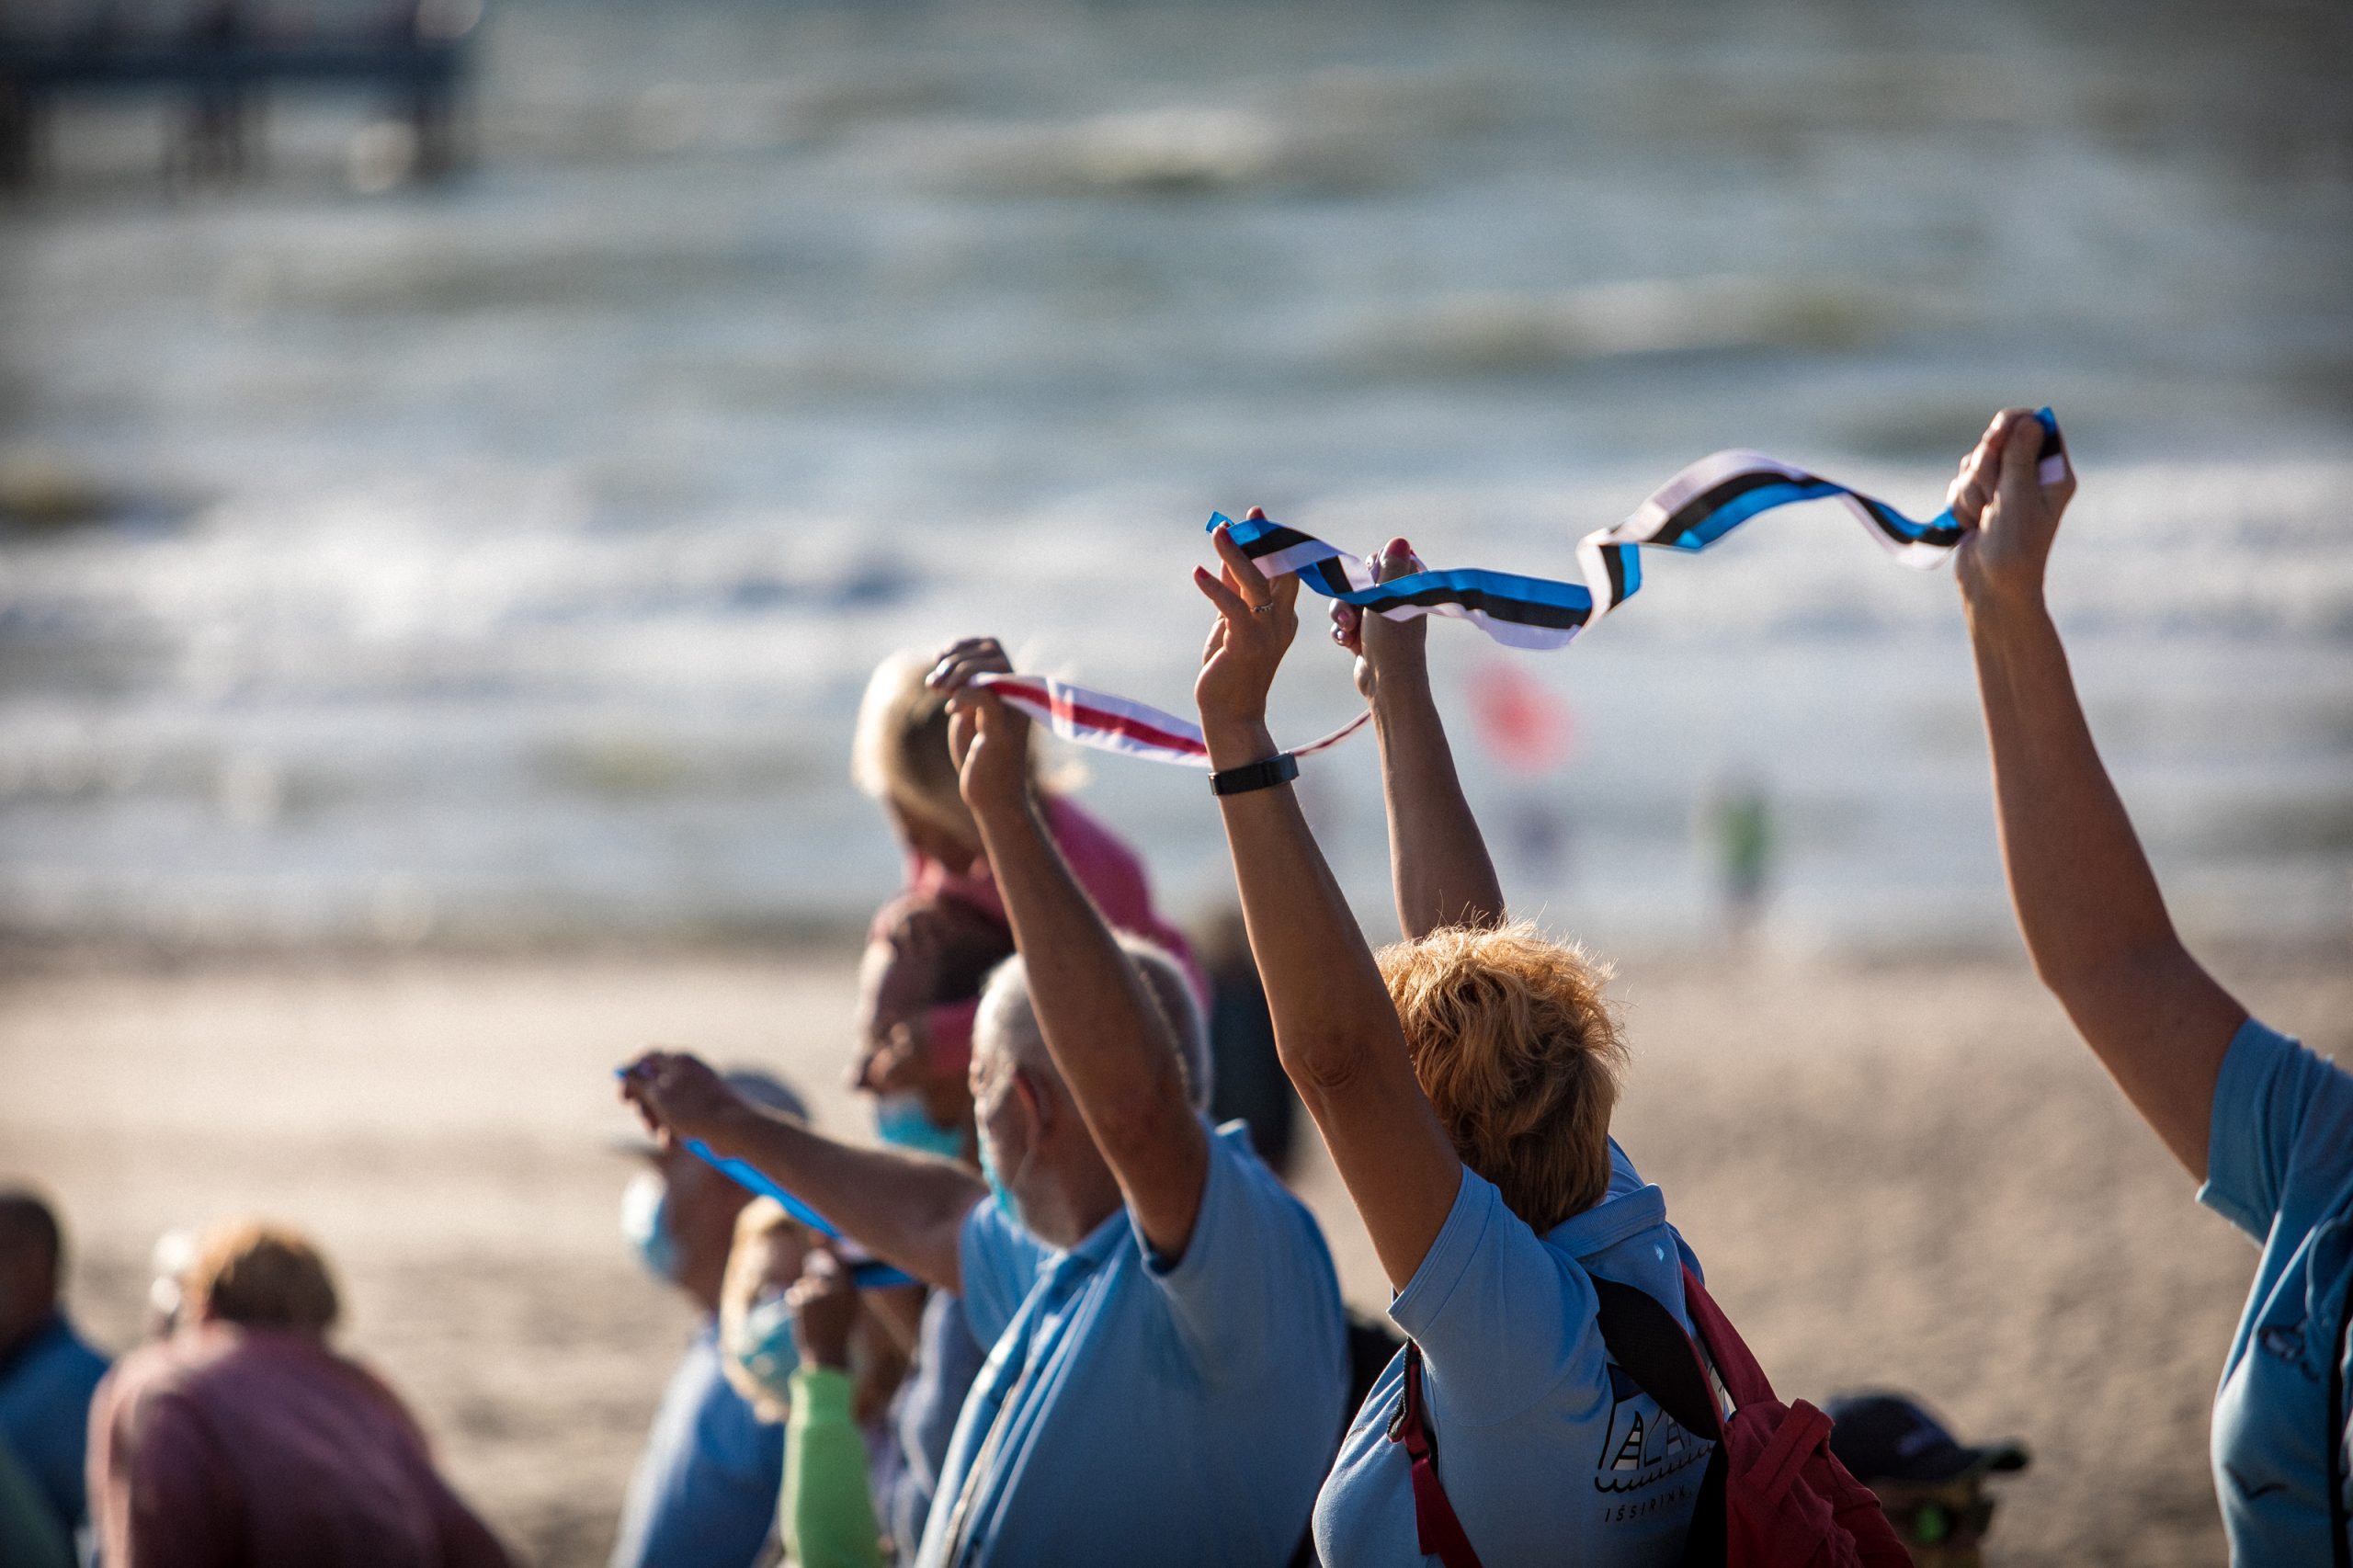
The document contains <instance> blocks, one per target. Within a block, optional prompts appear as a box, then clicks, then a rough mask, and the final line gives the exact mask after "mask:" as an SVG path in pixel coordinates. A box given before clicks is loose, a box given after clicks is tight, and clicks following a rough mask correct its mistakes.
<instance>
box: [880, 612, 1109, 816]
mask: <svg viewBox="0 0 2353 1568" xmlns="http://www.w3.org/2000/svg"><path fill="white" fill-rule="evenodd" d="M935 663H937V661H936V660H935V659H934V658H933V657H932V656H931V655H930V654H928V653H915V651H914V650H912V649H901V650H900V651H899V652H898V653H893V654H892V655H891V656H890V657H889V658H887V659H884V660H883V661H882V662H881V664H879V665H876V666H875V667H874V675H873V677H872V678H871V679H870V680H869V681H868V682H867V683H866V696H865V699H863V700H862V701H860V702H859V703H858V733H857V736H856V738H855V739H854V740H853V741H852V742H851V744H850V757H849V777H850V781H851V782H852V783H854V784H856V785H857V786H858V789H860V790H863V791H865V792H866V793H867V794H869V795H870V796H872V797H873V798H874V799H876V800H878V801H892V802H894V803H896V804H897V805H898V807H899V808H900V809H901V810H902V811H904V812H910V813H912V814H913V815H915V816H918V817H921V818H922V819H924V820H925V821H926V822H928V823H930V824H932V825H933V826H934V827H938V828H942V829H945V830H946V831H948V832H949V833H951V834H954V835H956V836H957V837H958V838H961V839H962V840H963V841H965V842H966V843H968V844H977V843H978V842H979V841H980V834H979V832H978V830H977V829H975V828H974V827H973V825H972V812H970V811H969V810H967V809H966V807H965V805H964V798H963V796H962V795H961V794H959V793H958V792H957V789H956V764H955V762H954V760H953V759H952V758H951V757H950V756H949V750H948V698H947V696H946V694H945V693H942V692H938V691H934V690H932V689H931V688H930V687H926V686H925V685H924V683H923V677H924V676H926V675H928V674H930V673H931V668H932V665H934V664H935ZM1030 754H1031V755H1030V781H1031V782H1032V783H1033V784H1043V785H1044V786H1045V787H1047V788H1053V787H1055V786H1056V785H1059V784H1061V783H1063V782H1064V781H1063V780H1062V779H1060V778H1055V779H1043V780H1041V779H1040V778H1039V775H1038V767H1037V756H1036V754H1037V748H1036V746H1035V745H1034V744H1033V745H1032V746H1031V748H1030Z"/></svg>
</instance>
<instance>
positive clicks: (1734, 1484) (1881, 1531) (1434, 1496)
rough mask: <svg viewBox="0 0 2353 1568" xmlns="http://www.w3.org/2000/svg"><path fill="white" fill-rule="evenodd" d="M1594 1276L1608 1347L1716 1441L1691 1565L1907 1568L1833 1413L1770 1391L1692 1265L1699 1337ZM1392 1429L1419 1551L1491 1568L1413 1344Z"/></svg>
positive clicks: (1686, 1559) (1693, 1429) (1470, 1567)
mask: <svg viewBox="0 0 2353 1568" xmlns="http://www.w3.org/2000/svg"><path fill="white" fill-rule="evenodd" d="M1587 1278H1590V1279H1592V1281H1593V1288H1594V1292H1595V1294H1596V1295H1597V1296H1598V1297H1599V1298H1600V1301H1601V1309H1600V1312H1599V1314H1598V1320H1599V1326H1600V1329H1601V1337H1602V1340H1603V1342H1604V1343H1605V1344H1607V1345H1608V1346H1609V1354H1610V1356H1611V1357H1612V1358H1614V1359H1615V1360H1616V1361H1617V1363H1618V1364H1619V1365H1620V1367H1622V1368H1624V1369H1625V1370H1626V1372H1627V1374H1628V1375H1629V1376H1630V1377H1631V1378H1632V1379H1633V1380H1634V1381H1635V1382H1637V1383H1639V1384H1640V1385H1641V1386H1642V1390H1643V1392H1644V1393H1647V1394H1649V1395H1650V1396H1651V1398H1652V1399H1654V1400H1655V1401H1657V1402H1658V1405H1659V1408H1660V1409H1662V1410H1664V1411H1665V1412H1666V1413H1667V1415H1671V1416H1673V1417H1674V1418H1675V1419H1676V1420H1677V1422H1679V1423H1681V1425H1682V1426H1683V1429H1684V1430H1685V1431H1687V1432H1688V1433H1690V1434H1691V1435H1692V1436H1693V1437H1703V1438H1707V1439H1709V1440H1711V1441H1712V1442H1714V1443H1715V1445H1716V1450H1715V1452H1714V1453H1712V1454H1711V1455H1710V1456H1709V1458H1708V1468H1707V1471H1706V1472H1705V1474H1704V1476H1703V1477H1702V1479H1701V1481H1700V1483H1699V1501H1698V1502H1697V1503H1695V1504H1693V1505H1692V1509H1691V1529H1690V1533H1689V1534H1688V1536H1687V1537H1686V1538H1685V1540H1684V1544H1683V1563H1684V1568H1910V1564H1911V1562H1912V1558H1911V1554H1910V1553H1909V1552H1907V1551H1904V1543H1903V1542H1902V1541H1901V1540H1898V1539H1897V1538H1896V1534H1895V1530H1894V1528H1893V1526H1891V1525H1890V1524H1889V1523H1888V1522H1887V1516H1886V1515H1885V1514H1884V1513H1882V1512H1881V1510H1880V1506H1879V1499H1878V1498H1877V1497H1875V1496H1873V1495H1872V1494H1871V1490H1870V1487H1868V1486H1865V1485H1864V1484H1863V1483H1861V1482H1859V1481H1857V1480H1856V1479H1855V1478H1854V1477H1853V1476H1852V1475H1850V1474H1848V1473H1847V1467H1846V1466H1844V1465H1842V1464H1840V1463H1839V1462H1838V1460H1837V1459H1836V1456H1835V1455H1833V1454H1832V1453H1831V1451H1830V1417H1828V1416H1827V1415H1824V1414H1823V1413H1822V1412H1821V1411H1819V1410H1816V1409H1815V1408H1814V1407H1813V1405H1811V1404H1808V1403H1806V1402H1805V1401H1803V1400H1800V1401H1798V1402H1797V1403H1795V1404H1783V1403H1781V1402H1780V1401H1779V1400H1778V1399H1776V1398H1774V1397H1773V1385H1772V1384H1771V1383H1770V1382H1769V1381H1767V1379H1766V1377H1765V1371H1764V1369H1763V1368H1761V1367H1759V1366H1758V1365H1757V1364H1756V1357H1754V1356H1752V1355H1750V1354H1749V1351H1748V1346H1746V1345H1745V1344H1743V1343H1742V1341H1741V1337H1740V1335H1739V1334H1738V1333H1736V1332H1735V1331H1734V1330H1733V1326H1732V1322H1731V1320H1730V1319H1728V1318H1726V1317H1725V1316H1724V1314H1723V1311H1722V1308H1720V1307H1718V1306H1717V1305H1716V1303H1715V1301H1713V1300H1712V1299H1711V1298H1710V1296H1709V1295H1708V1292H1707V1290H1705V1289H1703V1288H1702V1287H1701V1285H1700V1284H1699V1278H1698V1276H1696V1275H1694V1274H1693V1273H1692V1272H1691V1271H1690V1270H1689V1269H1688V1268H1687V1269H1685V1270H1684V1271H1683V1301H1684V1304H1685V1306H1686V1308H1687V1309H1688V1311H1689V1312H1690V1315H1691V1322H1692V1324H1694V1326H1696V1327H1697V1328H1698V1330H1699V1345H1695V1344H1693V1343H1692V1337H1691V1335H1688V1334H1686V1333H1684V1331H1683V1325H1682V1324H1679V1323H1677V1322H1676V1321H1675V1314H1674V1313H1672V1312H1668V1311H1667V1310H1666V1308H1665V1306H1663V1305H1661V1304H1660V1303H1659V1301H1658V1300H1657V1299H1656V1298H1655V1297H1654V1296H1652V1295H1650V1294H1649V1293H1648V1292H1646V1291H1643V1290H1635V1289H1634V1288H1633V1287H1632V1286H1631V1285H1620V1284H1619V1283H1617V1282H1616V1281H1615V1280H1609V1279H1604V1278H1600V1277H1599V1276H1598V1275H1588V1276H1587ZM1701 1345H1704V1346H1706V1355H1707V1357H1708V1358H1710V1359H1712V1360H1713V1361H1714V1363H1715V1367H1716V1371H1717V1374H1718V1375H1719V1376H1720V1377H1721V1378H1722V1381H1723V1388H1724V1392H1726V1393H1727V1394H1728V1395H1730V1396H1731V1402H1732V1406H1733V1412H1732V1415H1730V1416H1728V1417H1727V1416H1723V1415H1720V1414H1719V1412H1720V1410H1721V1409H1722V1406H1721V1405H1719V1404H1718V1403H1717V1401H1716V1396H1715V1392H1714V1391H1713V1390H1712V1389H1711V1387H1710V1386H1709V1380H1708V1373H1707V1362H1706V1361H1704V1360H1703V1359H1702V1358H1701V1352H1700V1346H1701ZM1389 1437H1390V1441H1392V1442H1398V1443H1403V1444H1404V1445H1405V1451H1406V1452H1407V1453H1408V1454H1409V1455H1411V1456H1412V1458H1413V1462H1414V1522H1415V1526H1416V1528H1417V1529H1418V1531H1419V1534H1420V1538H1421V1540H1420V1544H1421V1549H1422V1551H1425V1552H1428V1553H1432V1554H1434V1555H1435V1556H1436V1557H1437V1558H1438V1561H1439V1562H1442V1563H1444V1564H1445V1568H1482V1565H1481V1563H1480V1562H1479V1554H1478V1552H1477V1551H1473V1550H1472V1545H1471V1538H1470V1537H1469V1536H1467V1535H1465V1534H1464V1533H1463V1531H1462V1521H1461V1519H1459V1518H1457V1517H1455V1513H1454V1505H1453V1504H1452V1503H1450V1502H1449V1501H1448V1500H1447V1495H1446V1488H1445V1486H1444V1485H1443V1484H1442V1483H1440V1482H1439V1481H1438V1450H1437V1449H1436V1447H1435V1444H1434V1434H1433V1433H1432V1431H1431V1429H1430V1421H1429V1411H1428V1408H1427V1403H1426V1402H1425V1401H1424V1399H1423V1397H1422V1348H1421V1346H1418V1345H1409V1346H1406V1349H1405V1398H1404V1403H1402V1404H1401V1405H1400V1406H1399V1407H1398V1411H1397V1418H1396V1419H1395V1420H1394V1421H1392V1422H1391V1423H1390V1426H1389Z"/></svg>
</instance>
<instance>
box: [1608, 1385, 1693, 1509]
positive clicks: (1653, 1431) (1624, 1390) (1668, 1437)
mask: <svg viewBox="0 0 2353 1568" xmlns="http://www.w3.org/2000/svg"><path fill="white" fill-rule="evenodd" d="M1609 1400H1610V1404H1609V1435H1608V1437H1607V1438H1605V1439H1604V1440H1603V1443H1602V1449H1601V1456H1600V1461H1599V1463H1598V1464H1597V1466H1596V1471H1597V1473H1596V1474H1595V1476H1594V1478H1593V1487H1594V1490H1595V1491H1597V1492H1635V1491H1640V1490H1641V1489H1642V1488H1643V1487H1645V1486H1649V1485H1651V1484H1652V1483H1654V1482H1660V1481H1664V1480H1665V1479H1666V1478H1667V1477H1668V1476H1670V1475H1673V1474H1674V1473H1675V1472H1676V1471H1679V1470H1681V1469H1682V1468H1683V1467H1684V1466H1686V1465H1688V1464H1689V1463H1691V1462H1692V1461H1693V1460H1697V1459H1699V1457H1700V1456H1701V1455H1702V1454H1703V1453H1704V1452H1705V1451H1706V1450H1705V1449H1704V1448H1703V1447H1702V1446H1701V1445H1700V1444H1699V1443H1697V1442H1695V1441H1693V1440H1692V1437H1691V1435H1690V1434H1689V1433H1688V1432H1686V1431H1685V1430H1684V1429H1683V1426H1682V1424H1681V1423H1679V1422H1677V1420H1676V1419H1675V1417H1673V1416H1672V1415H1668V1414H1667V1413H1666V1412H1665V1411H1664V1410H1661V1409H1660V1408H1659V1407H1658V1405H1657V1403H1655V1402H1654V1401H1653V1400H1652V1399H1651V1398H1650V1397H1649V1396H1648V1395H1646V1394H1644V1393H1643V1391H1642V1389H1641V1387H1640V1386H1639V1385H1638V1384H1637V1383H1636V1382H1635V1381H1634V1380H1633V1379H1632V1377H1631V1376H1630V1375H1628V1373H1627V1371H1626V1369H1624V1368H1623V1367H1620V1366H1619V1365H1617V1364H1616V1363H1615V1362H1612V1363H1611V1364H1610V1367H1609Z"/></svg>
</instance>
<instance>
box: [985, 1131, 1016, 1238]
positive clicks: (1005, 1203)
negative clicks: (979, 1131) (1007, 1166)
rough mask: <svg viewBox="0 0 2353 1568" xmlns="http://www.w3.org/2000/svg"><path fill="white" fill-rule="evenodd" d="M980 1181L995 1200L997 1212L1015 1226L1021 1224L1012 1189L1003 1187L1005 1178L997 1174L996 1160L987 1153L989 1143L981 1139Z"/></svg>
mask: <svg viewBox="0 0 2353 1568" xmlns="http://www.w3.org/2000/svg"><path fill="white" fill-rule="evenodd" d="M981 1179H982V1180H983V1181H984V1182H987V1183H988V1184H989V1191H990V1192H991V1193H992V1194H994V1195H995V1198H996V1206H997V1210H998V1212H1000V1213H1002V1214H1003V1215H1004V1216H1005V1217H1006V1219H1008V1220H1010V1221H1013V1222H1014V1223H1015V1224H1019V1223H1021V1214H1020V1211H1019V1210H1016V1209H1015V1208H1014V1206H1013V1189H1012V1188H1011V1187H1007V1186H1006V1185H1005V1177H1003V1176H999V1175H998V1174H997V1169H996V1160H995V1157H994V1156H993V1155H992V1154H990V1153H989V1141H988V1138H987V1136H986V1135H985V1134H983V1136H982V1138H981Z"/></svg>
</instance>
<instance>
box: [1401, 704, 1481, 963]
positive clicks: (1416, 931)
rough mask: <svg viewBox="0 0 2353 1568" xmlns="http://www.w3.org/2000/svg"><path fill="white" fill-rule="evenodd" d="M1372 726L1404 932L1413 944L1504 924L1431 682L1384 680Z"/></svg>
mask: <svg viewBox="0 0 2353 1568" xmlns="http://www.w3.org/2000/svg"><path fill="white" fill-rule="evenodd" d="M1372 722H1373V733H1374V734H1375V735H1377V736H1378V737H1379V738H1380V742H1381V793H1382V795H1383V797H1384V798H1385V800H1386V801H1387V803H1388V807H1389V859H1390V867H1391V872H1392V883H1393V884H1394V889H1395V893H1396V899H1397V923H1398V925H1399V926H1400V927H1402V928H1403V929H1404V933H1405V936H1406V937H1408V938H1409V939H1411V938H1415V937H1426V936H1427V935H1429V933H1431V932H1432V931H1435V930H1437V929H1438V928H1439V927H1441V926H1493V925H1496V924H1499V923H1500V922H1501V921H1502V920H1503V918H1504V895H1503V887H1502V885H1501V884H1500V883H1499V882H1498V881H1496V878H1495V861H1494V860H1493V858H1490V857H1489V855H1488V854H1487V841H1486V839H1485V838H1484V837H1483V835H1481V834H1480V832H1479V823H1478V819H1477V818H1476V817H1474V816H1472V813H1471V802H1470V801H1469V800H1468V799H1467V798H1465V797H1464V795H1463V793H1462V780H1461V778H1460V777H1459V776H1458V775H1457V774H1456V772H1455V767H1454V751H1453V748H1452V747H1451V746H1450V745H1449V744H1448V743H1447V738H1446V726H1445V724H1444V723H1443V722H1441V721H1440V720H1439V718H1438V704H1437V702H1436V701H1435V700H1434V699H1432V697H1431V695H1430V688H1429V682H1428V680H1427V677H1424V678H1408V677H1404V676H1402V675H1400V674H1398V673H1393V672H1392V673H1388V674H1384V675H1383V676H1381V685H1380V687H1379V689H1378V691H1377V693H1376V695H1375V697H1374V699H1373V704H1372Z"/></svg>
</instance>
